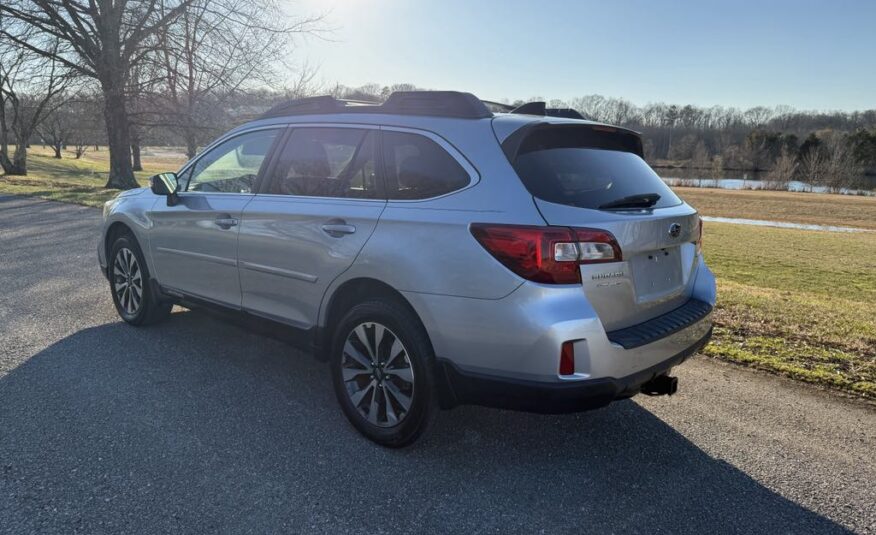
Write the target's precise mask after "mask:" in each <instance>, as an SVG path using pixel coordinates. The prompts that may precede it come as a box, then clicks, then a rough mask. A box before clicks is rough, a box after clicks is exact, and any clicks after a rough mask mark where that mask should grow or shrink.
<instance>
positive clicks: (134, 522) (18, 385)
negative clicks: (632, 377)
mask: <svg viewBox="0 0 876 535" xmlns="http://www.w3.org/2000/svg"><path fill="white" fill-rule="evenodd" d="M98 225H99V214H98V212H97V211H96V210H93V209H88V208H82V207H77V206H71V205H64V204H57V203H52V202H45V201H38V200H24V199H20V198H14V197H0V285H2V290H0V532H4V533H15V534H21V533H29V532H40V533H77V532H79V533H89V534H91V533H123V532H128V533H130V532H140V533H166V532H186V533H192V532H227V533H274V532H328V533H340V532H344V531H349V532H360V533H389V532H399V531H401V532H414V533H430V532H436V533H437V532H456V533H482V532H497V533H514V532H522V533H538V532H545V533H581V532H593V533H609V532H616V533H621V532H623V533H635V532H639V533H658V532H662V533H678V532H690V533H705V532H718V533H720V532H749V533H753V532H759V533H774V532H781V533H815V532H817V533H832V532H837V533H839V532H844V531H846V530H847V529H852V530H856V531H860V532H865V533H866V532H876V410H874V409H873V407H871V406H866V405H864V404H862V403H860V402H852V401H847V400H844V399H842V398H839V397H837V396H833V395H829V394H826V393H823V392H818V391H815V390H813V389H810V388H807V387H801V386H798V385H796V384H793V383H791V382H789V381H786V380H783V379H779V378H775V377H770V376H765V375H760V374H756V373H752V372H749V371H747V370H742V369H737V368H733V367H729V366H726V365H722V364H719V363H716V362H712V361H708V360H705V359H704V358H702V357H698V358H697V359H695V360H693V361H691V362H688V363H687V364H685V365H684V366H683V367H682V368H680V369H679V371H678V376H679V380H680V384H681V390H680V392H679V394H678V395H676V396H673V397H672V398H637V399H636V400H635V401H625V402H620V403H616V404H614V405H612V406H610V407H608V408H606V409H602V410H599V411H594V412H589V413H584V414H579V415H571V416H562V417H556V416H538V415H530V414H521V413H513V412H503V411H496V410H488V409H481V408H475V407H464V408H458V409H455V410H453V411H450V412H446V413H442V414H441V415H440V417H439V419H438V423H437V425H436V426H435V428H434V429H433V432H432V433H431V434H430V435H429V436H428V438H427V439H426V440H424V441H422V442H421V443H419V444H418V445H417V446H415V447H413V448H410V449H406V450H402V451H392V450H386V449H381V448H379V447H377V446H374V445H372V444H371V443H369V442H367V441H366V440H364V439H363V438H361V437H360V436H359V435H357V434H356V433H355V432H354V431H353V430H352V429H351V428H350V426H349V425H348V424H347V423H346V421H345V420H344V419H343V417H342V415H341V412H340V410H338V408H337V407H336V406H335V401H334V398H333V395H332V392H331V388H330V386H329V381H328V377H327V374H326V371H325V370H324V369H323V367H322V366H321V365H319V364H318V363H317V362H315V361H314V360H313V359H311V358H309V357H307V356H306V355H302V354H300V353H297V352H296V351H294V350H293V349H291V348H290V347H289V346H287V345H285V344H283V343H282V342H279V341H277V340H275V339H272V338H265V337H261V336H258V335H255V334H252V333H247V332H244V331H242V330H239V329H238V328H237V327H235V326H233V325H229V324H228V323H224V322H220V321H218V320H216V319H214V318H212V317H210V316H208V315H206V314H204V313H199V312H190V311H184V310H180V311H179V312H178V313H176V314H174V315H173V317H172V319H171V320H170V321H168V322H166V323H164V324H161V325H158V326H155V327H151V328H144V329H134V328H131V327H128V326H126V325H124V324H122V323H121V322H120V321H119V320H118V319H117V318H116V316H115V313H114V311H113V308H112V304H111V301H110V297H109V294H108V291H107V287H106V283H105V282H104V280H103V279H102V278H101V276H100V275H99V273H98V271H97V266H96V260H95V254H94V247H95V239H96V233H97V229H98Z"/></svg>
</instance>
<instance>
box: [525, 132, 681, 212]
mask: <svg viewBox="0 0 876 535" xmlns="http://www.w3.org/2000/svg"><path fill="white" fill-rule="evenodd" d="M621 135H623V134H621ZM618 136H619V134H614V133H610V132H596V131H593V130H592V129H589V128H588V129H586V130H578V129H569V128H567V129H562V130H560V129H553V130H551V129H545V130H543V131H536V132H533V133H531V134H530V135H529V137H528V138H527V139H525V140H524V141H523V143H521V145H520V149H519V150H518V152H517V157H516V159H515V161H514V162H513V163H514V168H515V170H516V171H517V174H518V175H519V176H520V179H521V180H522V181H523V184H524V185H525V186H526V188H527V189H528V190H529V192H530V193H532V195H533V196H535V197H537V198H539V199H543V200H545V201H549V202H553V203H558V204H566V205H570V206H578V207H581V208H593V209H599V208H600V207H605V206H609V205H611V204H612V203H617V202H618V201H620V200H621V199H634V198H636V197H637V196H643V195H653V194H656V195H659V199H658V200H657V201H656V203H654V204H653V205H652V206H651V207H652V208H665V207H668V206H675V205H678V204H680V203H681V199H679V198H678V197H677V196H676V195H675V193H673V192H672V190H671V189H669V187H668V186H667V185H666V184H665V183H664V182H663V180H662V179H661V178H660V177H659V176H657V173H655V172H654V170H653V169H651V167H650V166H649V165H648V164H647V163H645V160H643V159H642V158H641V157H639V156H638V155H637V154H635V153H633V152H628V151H627V150H624V146H623V145H624V143H625V142H624V141H623V140H617V141H616V140H614V139H612V138H615V137H618ZM639 202H641V201H639Z"/></svg>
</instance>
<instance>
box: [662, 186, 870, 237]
mask: <svg viewBox="0 0 876 535" xmlns="http://www.w3.org/2000/svg"><path fill="white" fill-rule="evenodd" d="M673 190H674V191H675V192H676V193H678V194H679V196H681V197H682V198H683V199H684V200H685V201H687V202H688V203H690V204H691V205H692V206H694V207H696V208H697V209H698V210H699V211H700V213H701V214H703V215H706V216H713V217H735V218H745V219H766V220H772V221H787V222H790V223H808V224H814V225H836V226H844V227H858V228H866V229H871V230H876V197H860V196H854V195H829V194H824V193H792V192H788V191H751V190H722V189H707V188H681V187H677V188H673Z"/></svg>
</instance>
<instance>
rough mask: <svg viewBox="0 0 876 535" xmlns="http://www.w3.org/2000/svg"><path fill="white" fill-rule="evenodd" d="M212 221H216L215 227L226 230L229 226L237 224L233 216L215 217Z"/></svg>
mask: <svg viewBox="0 0 876 535" xmlns="http://www.w3.org/2000/svg"><path fill="white" fill-rule="evenodd" d="M214 223H216V226H217V227H219V228H222V229H225V230H228V229H230V228H231V227H236V226H237V219H236V218H233V217H217V218H216V220H215V221H214Z"/></svg>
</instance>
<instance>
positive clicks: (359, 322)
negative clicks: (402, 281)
mask: <svg viewBox="0 0 876 535" xmlns="http://www.w3.org/2000/svg"><path fill="white" fill-rule="evenodd" d="M363 337H364V339H365V341H363ZM366 344H367V345H366ZM397 344H400V345H397ZM331 348H332V349H331V354H330V361H331V373H332V383H333V384H334V388H335V394H336V395H337V398H338V403H340V405H341V409H342V410H343V411H344V415H345V416H346V417H347V419H348V420H349V421H350V423H351V424H353V427H355V428H356V429H357V430H358V431H359V432H360V433H362V434H363V435H365V436H366V437H368V438H369V439H370V440H372V441H374V442H376V443H378V444H380V445H382V446H387V447H391V448H400V447H403V446H407V445H409V444H411V443H413V442H414V441H416V440H417V439H418V438H419V437H420V436H422V435H423V433H425V432H426V430H427V429H428V428H429V427H430V426H431V424H432V422H433V420H434V419H435V416H436V413H437V411H438V399H437V395H436V389H435V378H434V371H433V369H434V361H435V356H434V354H433V352H432V344H431V343H430V342H429V338H428V336H427V335H426V330H425V328H424V327H423V325H422V324H421V323H420V322H419V320H417V318H416V316H414V315H413V314H412V312H411V310H410V309H409V308H408V307H406V306H404V305H403V304H400V303H397V302H394V301H388V300H387V301H367V302H364V303H361V304H358V305H356V306H355V307H353V308H352V309H351V310H350V311H349V312H348V313H347V314H346V315H345V316H344V317H343V318H342V319H341V321H340V322H339V323H338V325H337V327H336V329H335V332H334V333H333V336H332V344H331ZM372 355H374V356H375V357H376V362H374V361H372ZM371 364H376V366H371ZM369 385H370V386H369ZM369 388H370V391H369ZM375 397H376V400H375ZM406 399H407V400H408V401H407V405H406V404H405V400H406ZM372 411H373V412H372Z"/></svg>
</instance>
